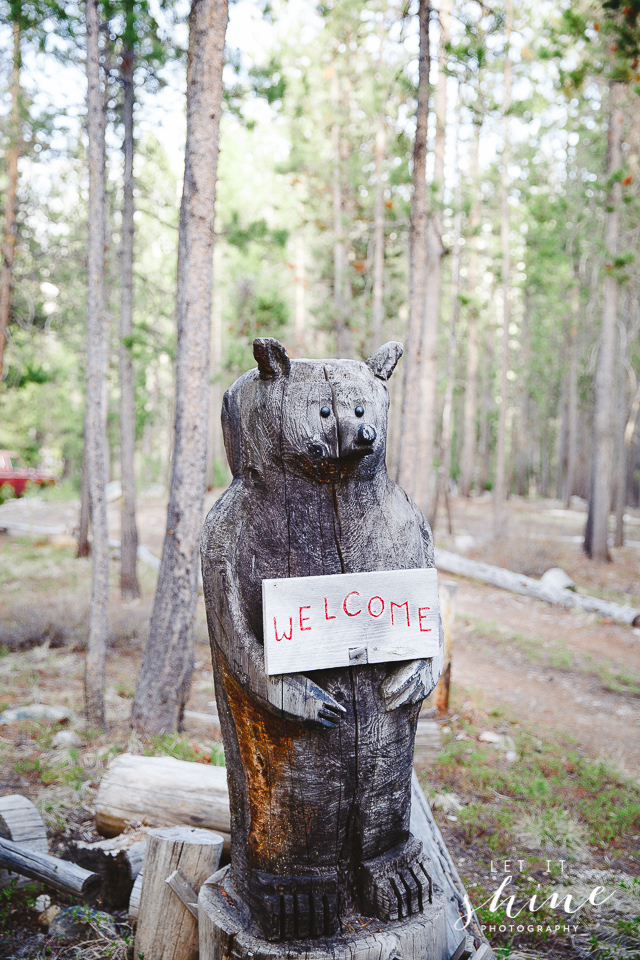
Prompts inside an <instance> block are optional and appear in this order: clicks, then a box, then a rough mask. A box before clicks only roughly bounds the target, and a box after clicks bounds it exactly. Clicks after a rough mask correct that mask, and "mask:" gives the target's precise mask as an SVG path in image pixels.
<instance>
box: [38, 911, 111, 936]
mask: <svg viewBox="0 0 640 960" xmlns="http://www.w3.org/2000/svg"><path fill="white" fill-rule="evenodd" d="M49 934H50V935H51V936H53V937H60V938H61V939H63V940H80V939H82V940H97V939H99V938H100V937H108V938H109V939H110V940H114V939H115V938H116V937H117V936H118V930H117V928H116V924H115V921H114V919H113V917H112V916H111V914H109V913H103V912H102V911H101V910H93V909H92V908H91V907H65V909H64V910H60V912H59V913H58V914H57V916H56V917H55V919H54V920H53V922H52V923H51V924H50V925H49Z"/></svg>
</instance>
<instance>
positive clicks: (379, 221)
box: [371, 111, 386, 352]
mask: <svg viewBox="0 0 640 960" xmlns="http://www.w3.org/2000/svg"><path fill="white" fill-rule="evenodd" d="M385 143H386V131H385V117H384V111H381V112H380V117H379V120H378V132H377V134H376V159H375V164H376V198H375V205H374V214H373V309H372V312H371V351H372V352H374V351H375V350H377V349H378V347H379V346H380V345H381V343H382V324H383V321H384V181H383V179H382V164H383V163H384V152H385Z"/></svg>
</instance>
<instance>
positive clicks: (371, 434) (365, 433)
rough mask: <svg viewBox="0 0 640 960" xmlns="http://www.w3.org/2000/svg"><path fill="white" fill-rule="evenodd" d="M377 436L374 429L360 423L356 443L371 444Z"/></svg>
mask: <svg viewBox="0 0 640 960" xmlns="http://www.w3.org/2000/svg"><path fill="white" fill-rule="evenodd" d="M377 436H378V434H377V433H376V429H375V427H371V426H369V424H368V423H361V424H360V428H359V430H358V443H373V441H374V440H375V438H376V437H377Z"/></svg>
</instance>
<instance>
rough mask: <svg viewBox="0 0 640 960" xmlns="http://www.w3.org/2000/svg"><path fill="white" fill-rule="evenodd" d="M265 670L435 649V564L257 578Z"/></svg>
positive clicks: (301, 669)
mask: <svg viewBox="0 0 640 960" xmlns="http://www.w3.org/2000/svg"><path fill="white" fill-rule="evenodd" d="M262 616H263V626H264V658H265V666H266V671H267V673H268V674H269V675H270V676H271V675H273V674H279V673H308V672H310V671H311V670H321V669H325V668H327V667H348V666H353V665H354V664H357V663H386V662H387V661H400V660H415V659H419V658H424V657H433V656H435V655H436V654H437V652H438V642H439V638H438V629H439V601H438V575H437V573H436V570H435V568H434V567H431V568H429V569H419V570H384V571H383V570H376V571H374V572H373V573H342V574H336V575H332V576H327V577H290V578H288V579H284V580H263V581H262Z"/></svg>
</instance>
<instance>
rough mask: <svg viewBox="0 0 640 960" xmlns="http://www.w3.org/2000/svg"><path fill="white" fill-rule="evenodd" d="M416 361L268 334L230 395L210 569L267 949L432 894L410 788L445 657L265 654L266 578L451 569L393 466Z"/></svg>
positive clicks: (230, 885)
mask: <svg viewBox="0 0 640 960" xmlns="http://www.w3.org/2000/svg"><path fill="white" fill-rule="evenodd" d="M401 355H402V346H401V344H399V343H387V344H385V345H384V346H383V347H381V348H380V349H379V350H378V351H377V352H376V353H375V354H374V355H373V356H372V357H371V358H370V359H369V360H368V361H367V362H366V363H362V362H358V361H351V360H290V359H289V357H288V356H287V352H286V350H285V349H284V347H283V346H282V345H281V344H280V343H279V342H278V341H277V340H273V339H271V338H264V339H257V340H255V341H254V356H255V358H256V360H257V363H258V367H257V369H253V370H250V371H248V372H247V373H245V374H244V375H243V376H242V377H240V379H239V380H237V381H236V383H234V384H233V386H232V387H231V388H230V389H229V390H228V391H227V393H226V395H225V398H224V405H223V412H222V423H223V430H224V439H225V445H226V450H227V456H228V459H229V464H230V466H231V470H232V472H233V482H232V484H231V486H230V487H229V489H228V490H226V491H225V493H224V494H223V495H222V496H221V497H220V499H219V500H218V501H217V503H216V504H215V506H214V507H213V509H212V510H211V512H210V513H209V516H208V517H207V520H206V523H205V528H204V532H203V539H202V569H203V578H204V592H205V600H206V607H207V618H208V623H209V633H210V637H211V646H212V651H213V662H214V675H215V687H216V698H217V704H218V711H219V714H220V721H221V726H222V732H223V737H224V745H225V754H226V758H227V768H228V777H229V791H230V800H231V854H232V860H231V868H230V873H229V877H228V881H225V888H226V889H227V890H228V891H229V892H230V894H231V896H232V897H233V898H234V899H236V902H237V903H239V904H240V905H241V908H242V910H243V911H244V915H245V916H246V917H247V918H248V922H249V923H250V925H251V926H252V928H253V929H254V930H255V932H256V934H257V935H259V936H262V937H264V938H266V939H268V940H291V939H308V938H321V937H330V936H333V935H334V934H335V933H337V932H338V931H339V929H340V922H341V921H343V920H347V922H348V918H349V917H353V916H354V915H359V916H365V917H376V918H379V919H380V920H383V921H387V920H396V919H399V918H404V917H408V916H411V915H412V914H415V913H420V912H421V911H422V909H423V907H425V906H426V905H427V904H428V903H429V902H430V898H431V884H430V879H429V872H428V864H427V862H426V861H425V859H424V856H423V852H422V846H421V844H420V843H419V842H418V841H417V840H415V839H414V838H413V837H412V836H411V834H410V832H409V815H410V803H411V799H410V798H411V788H410V780H411V770H412V764H413V749H414V738H415V730H416V723H417V719H418V713H419V710H420V704H421V702H422V700H423V699H424V698H425V697H426V696H428V694H429V693H430V692H431V690H432V689H433V687H434V686H435V683H436V682H437V680H438V677H439V674H440V670H441V668H442V658H441V655H440V656H439V657H437V658H433V659H432V660H419V661H412V662H406V663H400V664H397V663H396V664H376V665H365V664H363V665H357V666H353V667H345V668H339V669H331V670H322V671H316V672H314V673H311V674H309V675H308V676H306V675H302V674H289V675H284V676H279V677H268V676H267V675H266V673H265V668H264V655H263V634H262V600H261V584H262V580H263V579H267V578H283V577H306V576H316V575H321V574H339V573H353V572H363V571H372V570H391V569H394V570H395V569H410V568H416V567H432V566H434V559H433V544H432V538H431V531H430V529H429V526H428V524H427V522H426V520H425V518H424V517H423V516H422V514H421V513H420V511H419V510H418V508H417V507H416V506H415V504H414V503H413V502H412V501H411V500H410V499H409V497H408V496H407V495H406V494H405V493H404V491H403V490H401V489H400V488H399V487H398V486H396V484H395V483H393V482H392V481H391V480H390V479H389V477H388V475H387V470H386V465H385V447H386V433H387V413H388V406H389V396H388V391H387V380H388V378H389V377H390V376H391V374H392V373H393V370H394V368H395V366H396V363H397V362H398V360H399V358H400V357H401ZM440 644H441V649H442V637H441V639H440Z"/></svg>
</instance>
